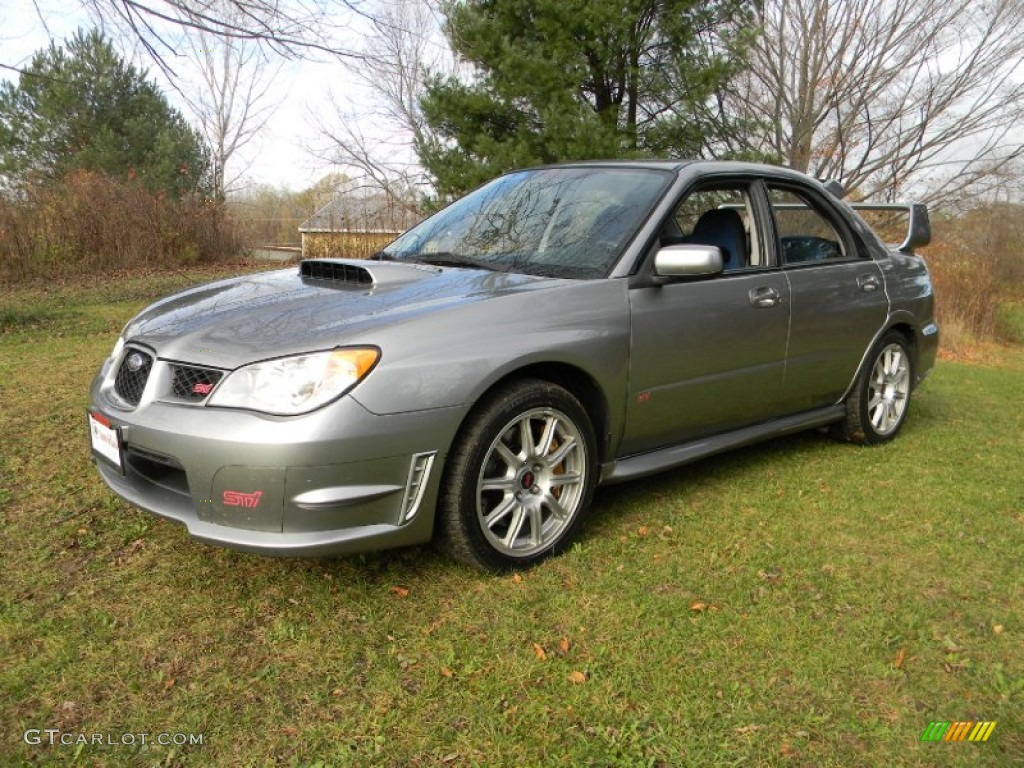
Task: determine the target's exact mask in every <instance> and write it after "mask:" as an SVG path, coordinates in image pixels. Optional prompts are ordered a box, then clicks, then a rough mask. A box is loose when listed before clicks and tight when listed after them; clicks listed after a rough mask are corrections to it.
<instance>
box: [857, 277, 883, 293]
mask: <svg viewBox="0 0 1024 768" xmlns="http://www.w3.org/2000/svg"><path fill="white" fill-rule="evenodd" d="M881 285H882V284H881V283H880V282H879V280H878V278H877V277H876V276H875V275H860V276H859V277H858V278H857V286H858V287H859V288H860V289H861V290H862V291H864V292H865V293H871V292H872V291H877V290H878V289H879V288H880V287H881Z"/></svg>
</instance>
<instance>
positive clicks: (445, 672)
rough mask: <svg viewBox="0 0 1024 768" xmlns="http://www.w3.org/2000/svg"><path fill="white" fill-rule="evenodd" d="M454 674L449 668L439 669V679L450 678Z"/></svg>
mask: <svg viewBox="0 0 1024 768" xmlns="http://www.w3.org/2000/svg"><path fill="white" fill-rule="evenodd" d="M454 674H455V673H454V672H453V671H452V670H451V668H450V667H441V677H451V676H452V675H454Z"/></svg>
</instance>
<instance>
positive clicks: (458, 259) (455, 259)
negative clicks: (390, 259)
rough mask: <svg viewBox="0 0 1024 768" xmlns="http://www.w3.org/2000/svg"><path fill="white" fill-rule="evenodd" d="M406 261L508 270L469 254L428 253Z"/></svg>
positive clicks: (494, 270) (438, 265)
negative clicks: (478, 259) (473, 257)
mask: <svg viewBox="0 0 1024 768" xmlns="http://www.w3.org/2000/svg"><path fill="white" fill-rule="evenodd" d="M404 260H405V261H412V262H415V263H417V264H430V265H432V266H435V267H469V268H470V269H486V270H488V271H489V272H507V271H508V270H507V269H506V268H505V267H503V266H502V265H500V264H494V263H492V262H487V261H477V260H476V259H471V258H469V257H468V256H460V255H459V254H457V253H448V252H441V253H428V254H423V255H420V256H411V257H409V258H407V259H404Z"/></svg>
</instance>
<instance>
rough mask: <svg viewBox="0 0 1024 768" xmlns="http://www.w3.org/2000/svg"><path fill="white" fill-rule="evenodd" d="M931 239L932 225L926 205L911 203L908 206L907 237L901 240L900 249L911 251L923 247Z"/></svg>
mask: <svg viewBox="0 0 1024 768" xmlns="http://www.w3.org/2000/svg"><path fill="white" fill-rule="evenodd" d="M931 241H932V225H931V222H930V221H929V219H928V206H927V205H925V204H924V203H913V204H912V205H911V206H910V224H909V226H908V227H907V239H906V240H904V241H903V244H902V245H901V246H900V250H901V251H910V252H913V250H914V249H915V248H923V247H924V246H926V245H928V243H930V242H931Z"/></svg>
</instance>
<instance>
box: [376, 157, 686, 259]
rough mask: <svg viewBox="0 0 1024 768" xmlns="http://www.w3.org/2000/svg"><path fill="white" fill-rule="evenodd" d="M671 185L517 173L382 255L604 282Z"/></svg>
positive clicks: (582, 172)
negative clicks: (624, 249) (598, 279)
mask: <svg viewBox="0 0 1024 768" xmlns="http://www.w3.org/2000/svg"><path fill="white" fill-rule="evenodd" d="M670 181H671V175H670V174H668V173H666V172H663V171H654V170H644V169H637V168H549V169H541V170H535V171H520V172H517V173H510V174H508V175H506V176H502V177H500V178H497V179H495V180H494V181H492V182H490V183H489V184H486V185H485V186H483V187H481V188H480V189H477V190H476V191H475V192H471V193H470V194H469V195H467V196H466V197H464V198H462V199H461V200H458V201H456V202H454V203H452V204H451V205H450V206H448V207H447V208H445V209H444V210H442V211H440V212H439V213H437V214H435V215H434V216H431V217H430V218H429V219H427V220H426V221H424V222H423V223H421V224H419V225H418V226H416V227H413V228H412V229H410V230H409V231H408V232H406V233H405V234H404V235H402V236H401V237H399V238H398V239H397V240H395V241H394V242H393V243H391V245H389V246H388V247H387V248H385V249H384V250H383V251H382V252H381V253H380V254H379V255H378V258H381V259H389V260H396V261H413V262H418V263H426V264H437V265H439V266H457V267H461V266H465V267H476V268H480V269H490V270H497V271H502V272H524V273H526V274H531V275H544V276H548V277H566V278H597V277H604V276H605V275H606V274H607V273H608V271H609V270H610V269H611V267H612V265H613V264H614V263H615V261H616V260H617V259H618V257H619V255H620V254H621V253H622V250H623V248H625V247H626V244H627V243H628V242H629V240H630V238H631V237H632V236H633V235H634V234H635V233H636V231H637V229H639V227H640V224H641V223H642V222H643V220H644V218H645V217H646V216H647V214H648V213H649V212H650V210H651V208H653V206H654V204H655V203H656V202H657V200H658V198H659V197H660V196H661V194H662V192H663V191H664V190H665V188H666V187H667V186H668V184H669V183H670Z"/></svg>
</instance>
